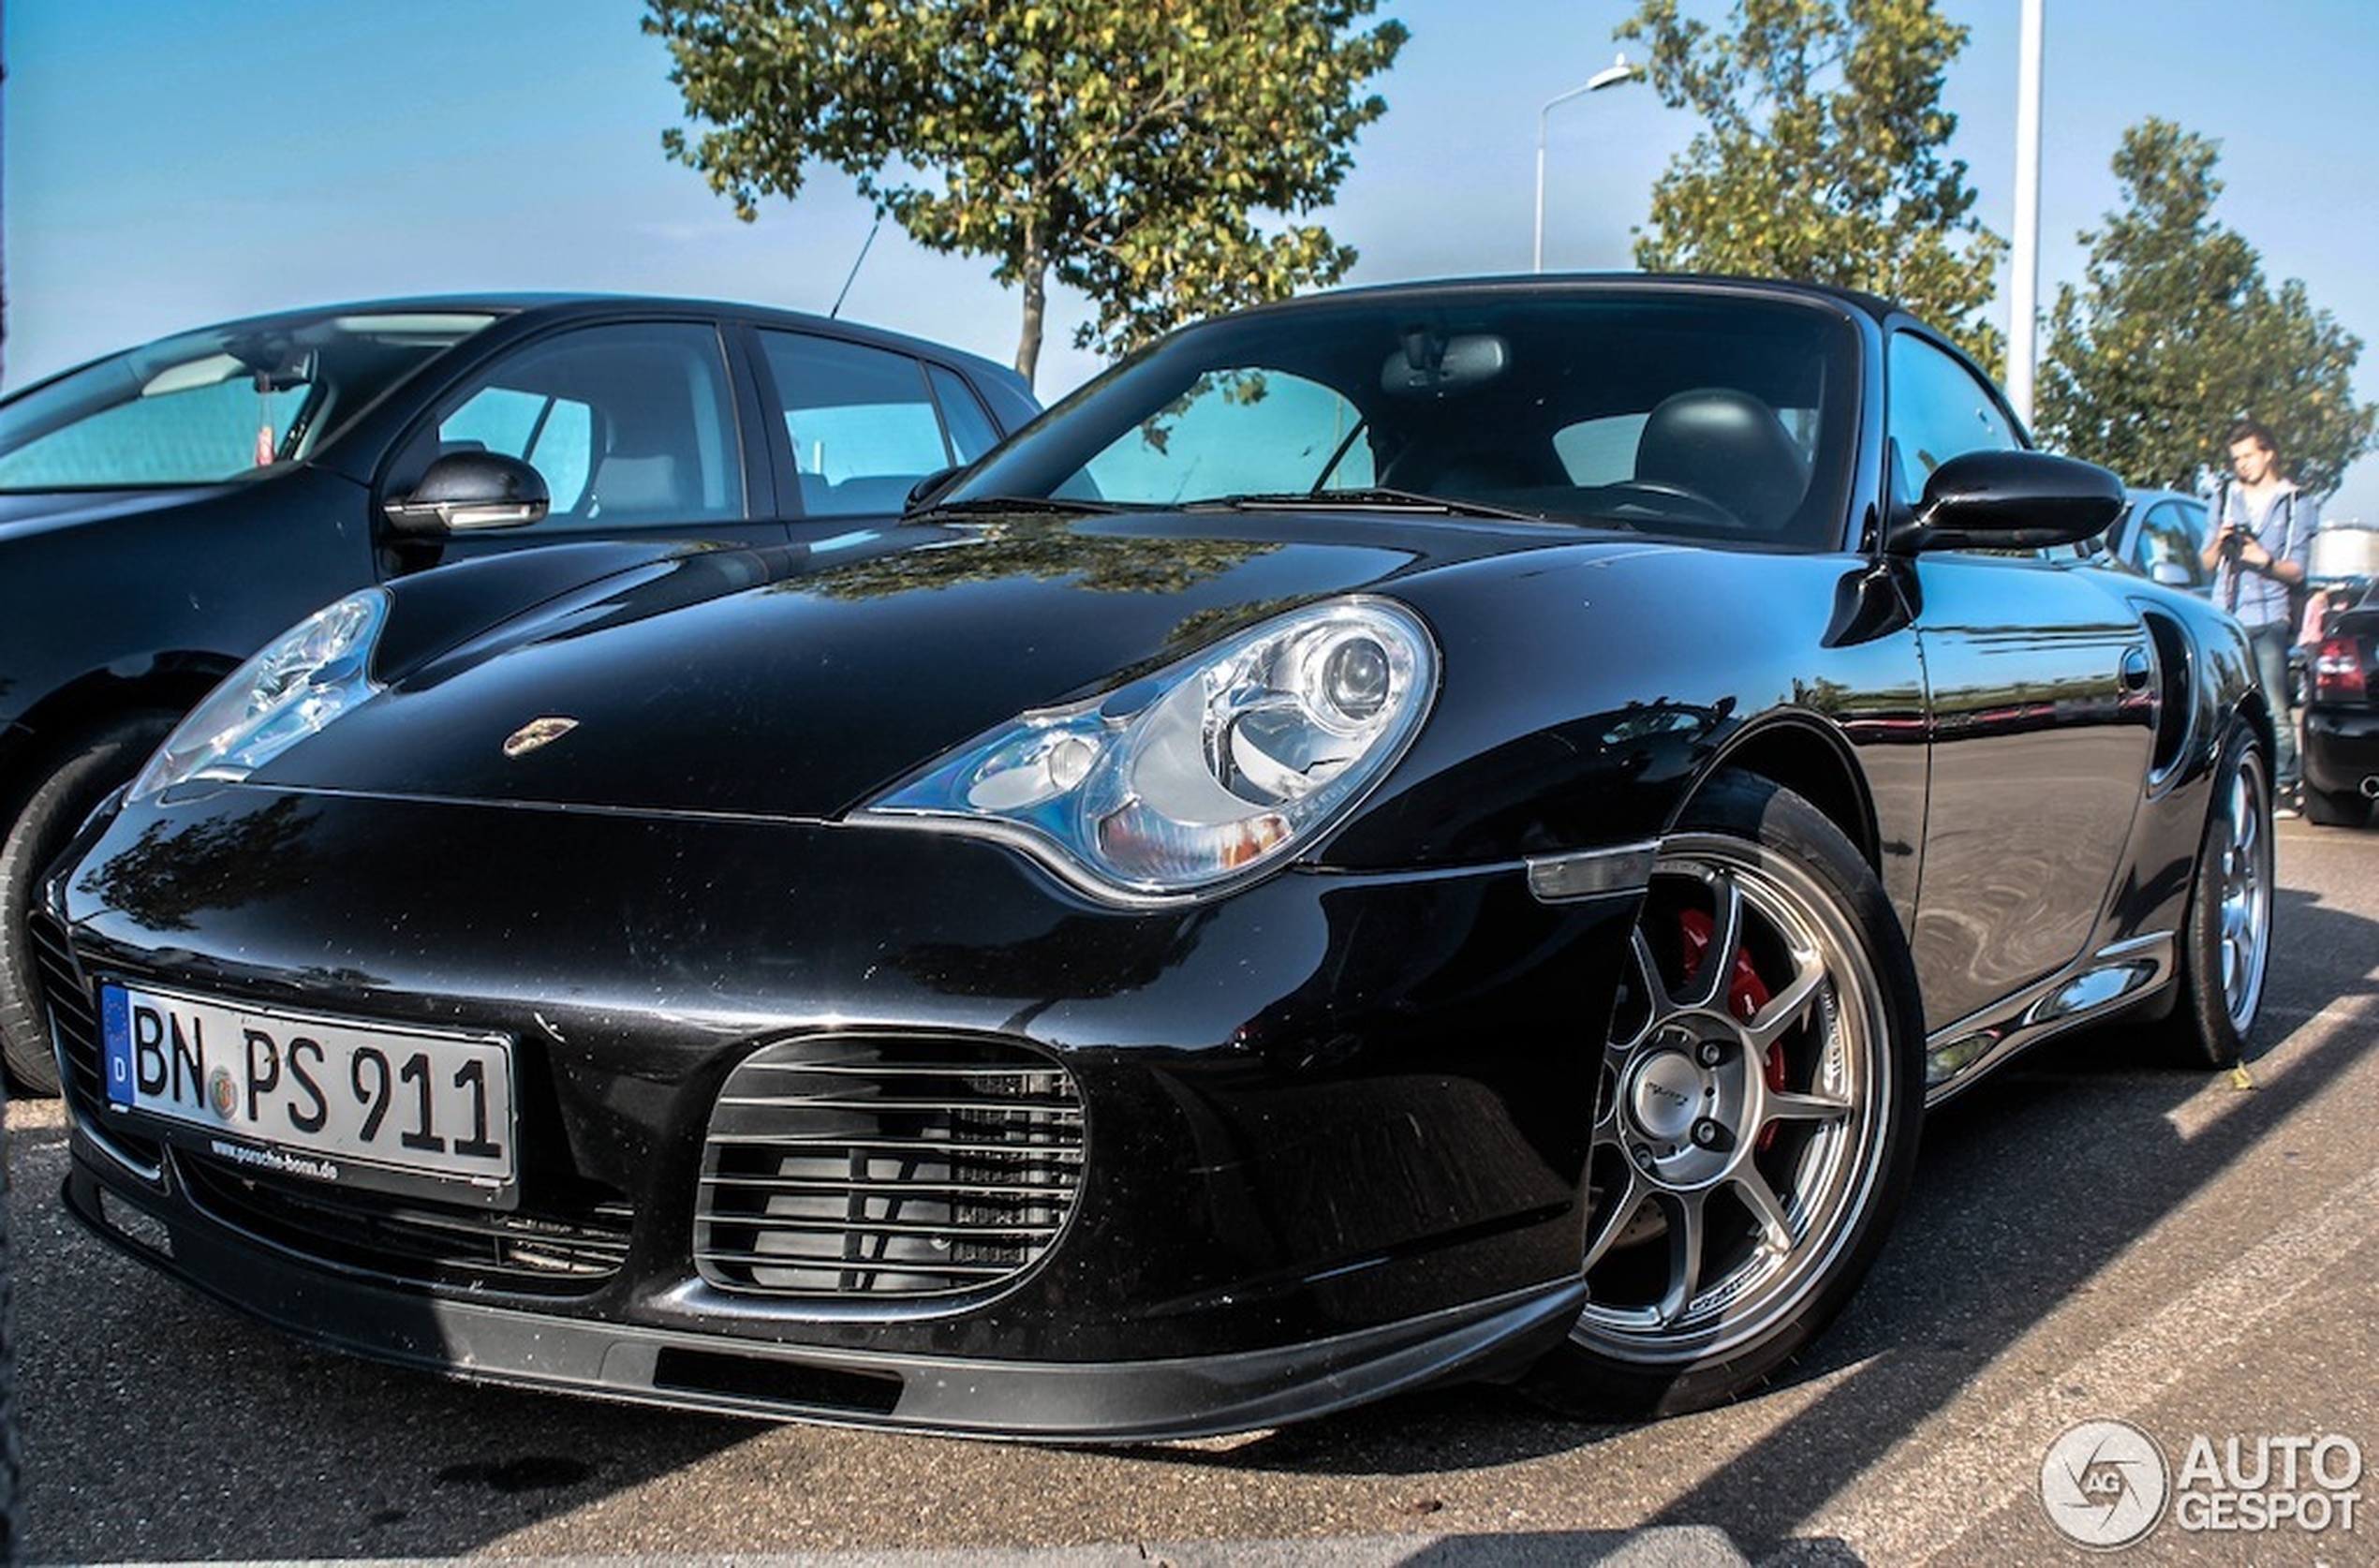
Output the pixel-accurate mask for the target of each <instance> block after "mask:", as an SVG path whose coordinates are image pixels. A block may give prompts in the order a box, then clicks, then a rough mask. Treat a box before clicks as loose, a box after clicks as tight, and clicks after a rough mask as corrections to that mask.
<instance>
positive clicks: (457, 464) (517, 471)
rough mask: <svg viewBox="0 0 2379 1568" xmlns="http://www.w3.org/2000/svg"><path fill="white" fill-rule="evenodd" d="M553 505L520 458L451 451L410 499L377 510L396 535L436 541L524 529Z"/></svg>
mask: <svg viewBox="0 0 2379 1568" xmlns="http://www.w3.org/2000/svg"><path fill="white" fill-rule="evenodd" d="M552 505H553V501H552V497H551V496H549V495H548V493H547V491H546V488H545V476H544V475H542V474H540V473H539V472H538V471H537V470H536V469H535V468H532V467H530V466H528V465H527V464H525V463H524V462H522V461H521V460H520V459H519V458H517V457H508V456H506V455H505V454H504V453H502V452H500V451H453V452H449V453H447V454H446V455H445V456H444V457H441V458H439V459H438V460H437V461H436V462H435V463H433V464H431V465H430V466H429V471H428V472H427V473H425V474H423V475H422V476H421V483H419V484H417V485H415V486H414V487H413V494H411V495H410V496H399V497H397V498H396V499H394V500H392V501H389V502H388V503H387V504H385V505H384V506H382V507H381V509H380V510H381V511H382V512H384V513H386V514H387V517H388V520H389V525H390V526H391V527H392V528H393V529H395V530H396V532H398V533H400V534H408V535H415V536H431V537H436V536H438V535H443V534H458V533H469V532H472V531H475V530H477V529H480V528H520V527H525V526H527V525H529V524H531V523H535V522H537V521H538V520H539V519H540V518H542V517H543V516H544V515H545V514H546V512H547V511H548V510H551V508H552Z"/></svg>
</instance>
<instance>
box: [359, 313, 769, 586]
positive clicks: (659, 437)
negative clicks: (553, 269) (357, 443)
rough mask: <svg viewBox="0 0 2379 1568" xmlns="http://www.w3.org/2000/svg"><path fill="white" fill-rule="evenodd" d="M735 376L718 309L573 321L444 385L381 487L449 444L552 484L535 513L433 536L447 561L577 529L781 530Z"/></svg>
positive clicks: (397, 483)
mask: <svg viewBox="0 0 2379 1568" xmlns="http://www.w3.org/2000/svg"><path fill="white" fill-rule="evenodd" d="M734 385H735V381H734V374H733V368H732V366H731V363H730V360H729V354H728V347H727V343H726V340H725V338H724V336H723V334H722V333H721V331H720V329H719V327H718V326H717V324H715V323H712V322H707V321H691V320H635V321H606V322H599V323H595V324H590V325H584V326H575V327H570V328H567V329H565V330H562V331H559V332H555V333H549V334H547V335H545V336H542V337H539V338H537V339H534V340H533V341H531V342H529V343H526V344H524V345H523V346H521V347H520V348H516V349H514V350H513V351H511V352H510V353H508V354H506V355H504V356H503V357H502V358H501V359H498V360H496V361H495V362H493V363H491V364H489V365H487V366H485V367H483V368H482V369H481V370H480V372H479V373H478V374H477V375H475V376H473V377H470V378H469V379H468V380H466V381H465V383H464V384H463V385H462V386H460V387H458V388H456V389H454V390H452V391H451V392H448V393H447V394H446V395H445V396H443V397H441V398H440V399H439V400H438V402H437V404H436V406H435V407H433V409H432V411H431V412H430V414H429V416H428V417H427V418H425V419H424V420H423V421H422V422H421V423H420V424H418V425H417V426H416V427H415V428H414V430H413V431H412V433H411V434H410V435H409V436H406V438H405V440H404V442H403V443H402V445H401V446H400V447H399V449H398V451H397V455H396V456H395V458H394V459H393V460H392V462H391V463H390V464H389V465H388V466H387V467H386V469H385V470H384V477H383V479H382V481H381V486H380V489H381V493H382V495H383V496H401V495H404V494H406V493H408V492H409V491H410V490H411V489H412V487H413V486H414V484H416V483H417V482H418V481H420V479H421V474H422V473H423V472H424V471H426V470H427V469H428V467H429V466H430V464H431V463H432V462H434V461H436V459H437V458H438V457H441V456H444V455H446V454H448V453H450V452H455V451H495V452H501V453H503V454H504V455H506V456H510V457H517V458H519V459H521V460H522V461H524V462H525V463H527V464H528V465H529V466H532V467H534V468H535V469H537V471H538V473H539V476H541V477H542V478H543V479H544V481H545V486H546V490H547V492H548V495H549V496H550V498H551V507H550V510H548V512H547V514H546V515H545V517H544V518H543V519H542V520H541V521H539V522H537V523H534V524H531V525H526V526H523V527H513V528H496V529H488V530H484V531H475V532H467V533H457V534H454V535H452V536H451V538H448V539H446V540H442V541H441V548H440V550H439V551H438V553H437V558H438V559H439V560H440V561H441V562H443V561H453V560H460V559H465V558H468V557H470V556H472V555H485V554H488V553H491V552H495V551H503V550H517V549H522V548H526V547H530V546H537V545H545V544H553V543H557V542H560V541H562V540H568V539H570V538H582V537H583V538H602V539H611V538H623V537H648V536H649V537H676V538H689V539H703V540H724V541H728V542H735V543H778V542H782V541H783V540H784V539H785V537H786V534H785V525H784V523H783V521H782V519H780V518H778V517H777V516H776V514H775V513H776V508H775V507H774V505H773V504H772V503H773V495H772V494H771V493H770V492H771V490H772V488H773V487H772V485H771V481H770V480H769V477H768V474H767V471H766V469H765V467H764V466H757V467H756V466H755V464H754V462H753V457H754V456H755V454H753V453H751V452H750V451H748V450H747V449H748V448H749V447H750V445H751V443H750V442H749V440H748V439H747V437H746V432H745V428H744V426H743V423H742V422H741V421H740V420H739V418H738V412H737V406H736V400H735V397H734V393H733V391H732V389H733V387H734Z"/></svg>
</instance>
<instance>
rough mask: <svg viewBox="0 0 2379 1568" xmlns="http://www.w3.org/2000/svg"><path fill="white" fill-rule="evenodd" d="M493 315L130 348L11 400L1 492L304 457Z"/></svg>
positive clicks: (3, 434) (447, 315) (277, 330)
mask: <svg viewBox="0 0 2379 1568" xmlns="http://www.w3.org/2000/svg"><path fill="white" fill-rule="evenodd" d="M494 319H495V318H494V317H493V316H490V315H484V314H480V313H476V312H474V313H463V312H441V313H418V312H417V313H407V314H383V315H352V316H324V317H314V318H294V317H281V318H273V319H270V320H259V321H250V322H242V323H237V324H234V325H232V326H229V327H217V328H210V329H208V330H206V331H203V332H197V333H184V334H183V335H181V336H178V337H171V338H167V339H164V340H162V341H160V342H157V343H152V344H149V345H147V346H145V347H143V348H134V349H130V350H127V351H126V352H125V353H122V354H118V355H115V356H113V357H111V358H110V359H105V360H101V361H99V362H97V363H96V364H92V365H86V366H85V367H83V368H82V369H81V370H78V371H74V372H72V373H70V374H68V375H66V376H64V377H60V378H59V379H57V380H54V381H51V382H47V383H45V384H43V385H41V386H38V387H35V388H33V389H31V390H30V391H28V392H25V393H24V395H22V397H18V398H14V399H12V400H10V401H9V402H8V403H7V404H6V405H0V491H26V490H122V489H140V488H146V487H154V486H166V485H182V484H219V483H223V482H225V481H230V480H235V479H240V478H244V477H246V476H248V475H251V474H254V473H255V472H256V471H258V470H259V468H263V467H267V466H271V465H273V464H275V463H286V462H290V461H293V460H295V459H298V458H302V457H303V456H305V455H306V454H307V453H308V452H310V451H313V450H314V448H315V447H317V446H318V445H319V444H320V443H321V442H323V441H324V440H327V439H328V438H329V437H330V436H332V435H334V434H336V432H337V430H338V428H339V426H340V425H342V424H343V423H345V422H346V421H347V420H348V419H349V418H351V417H352V416H353V415H355V414H356V413H358V412H360V411H362V409H363V408H365V407H369V406H370V404H371V403H372V401H373V400H374V399H375V398H377V396H379V394H380V393H381V392H384V391H386V390H387V389H388V388H390V387H392V386H393V385H395V384H396V383H397V382H398V381H399V380H402V379H403V378H404V377H406V375H408V374H410V373H411V372H412V371H413V370H414V369H415V368H416V367H417V366H419V365H420V364H421V363H422V362H424V361H426V360H428V359H429V358H431V357H432V356H433V355H436V354H437V353H440V352H442V351H444V350H445V349H447V348H451V347H452V346H453V345H454V344H456V343H459V342H461V341H462V340H463V339H464V338H466V337H468V336H470V335H471V334H472V333H476V332H478V331H479V330H480V328H482V327H484V326H486V325H487V324H488V323H489V322H490V321H493V320H494Z"/></svg>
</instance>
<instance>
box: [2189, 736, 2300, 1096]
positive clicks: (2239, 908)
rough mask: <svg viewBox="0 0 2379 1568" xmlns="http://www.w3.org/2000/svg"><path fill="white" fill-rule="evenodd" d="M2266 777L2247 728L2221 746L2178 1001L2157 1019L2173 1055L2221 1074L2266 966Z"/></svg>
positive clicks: (2258, 746) (2258, 1002) (2241, 1042)
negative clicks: (2217, 1070) (2166, 1014)
mask: <svg viewBox="0 0 2379 1568" xmlns="http://www.w3.org/2000/svg"><path fill="white" fill-rule="evenodd" d="M2271 855H2272V822H2271V775H2270V774H2269V773H2268V771H2267V770H2266V767H2265V763H2264V749H2263V743H2262V742H2261V741H2259V740H2257V739H2256V738H2255V735H2254V732H2253V731H2251V730H2249V729H2246V728H2245V727H2243V726H2242V727H2240V728H2239V729H2238V730H2236V731H2234V732H2232V733H2231V736H2230V738H2229V740H2228V741H2226V742H2224V746H2223V752H2222V762H2220V764H2219V765H2218V766H2217V767H2216V769H2215V771H2214V787H2213V799H2212V805H2211V806H2210V807H2209V810H2208V811H2207V813H2206V829H2205V833H2204V835H2203V836H2202V837H2201V839H2200V840H2199V845H2198V850H2197V871H2196V877H2195V880H2194V882H2193V884H2192V886H2191V887H2190V890H2189V913H2188V916H2187V918H2186V919H2185V920H2184V921H2183V922H2182V924H2181V931H2180V978H2179V980H2178V981H2177V982H2176V984H2177V987H2178V990H2179V996H2178V998H2177V1000H2176V1002H2175V1005H2174V1007H2173V1010H2172V1012H2171V1013H2170V1014H2169V1015H2168V1016H2167V1017H2166V1018H2165V1020H2164V1026H2163V1027H2164V1029H2165V1038H2166V1040H2167V1042H2168V1043H2169V1046H2170V1049H2171V1050H2172V1052H2173V1054H2174V1055H2175V1056H2177V1057H2179V1058H2180V1059H2181V1060H2182V1061H2184V1062H2186V1063H2188V1064H2189V1065H2191V1066H2193V1067H2228V1066H2230V1065H2231V1064H2232V1063H2234V1062H2236V1061H2237V1060H2238V1059H2239V1053H2240V1052H2241V1051H2243V1050H2245V1049H2246V1045H2247V1033H2248V1031H2249V1030H2250V1029H2252V1028H2254V1025H2255V1014H2256V1013H2257V1012H2258V1011H2260V1010H2261V1008H2262V1006H2263V996H2264V973H2265V971H2266V969H2268V968H2269V966H2270V963H2271V895H2272V886H2273V873H2272V860H2271Z"/></svg>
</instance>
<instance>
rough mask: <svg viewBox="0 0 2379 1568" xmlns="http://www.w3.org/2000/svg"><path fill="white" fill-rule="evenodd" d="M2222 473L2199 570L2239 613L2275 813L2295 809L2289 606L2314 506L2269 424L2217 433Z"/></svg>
mask: <svg viewBox="0 0 2379 1568" xmlns="http://www.w3.org/2000/svg"><path fill="white" fill-rule="evenodd" d="M2224 444H2225V445H2226V446H2227V447H2228V448H2229V449H2230V474H2229V476H2228V477H2226V478H2224V480H2223V481H2222V483H2221V484H2220V485H2219V486H2218V487H2217V488H2216V490H2215V493H2214V515H2213V528H2212V532H2211V535H2210V537H2209V538H2208V540H2206V548H2205V553H2204V560H2205V564H2206V570H2208V571H2209V572H2211V573H2212V574H2213V588H2214V602H2215V603H2217V604H2219V605H2221V606H2222V607H2223V608H2224V609H2225V610H2227V611H2229V612H2230V613H2231V614H2234V615H2236V616H2238V617H2239V624H2240V625H2241V626H2243V627H2245V628H2246V629H2247V637H2248V640H2249V642H2250V643H2253V647H2254V653H2255V673H2256V677H2257V681H2258V684H2260V685H2261V686H2262V687H2263V692H2264V702H2265V704H2266V705H2267V706H2268V707H2269V708H2270V710H2271V719H2272V729H2273V731H2274V732H2275V733H2276V735H2277V737H2278V741H2279V746H2278V748H2277V749H2278V755H2277V756H2275V757H2273V759H2272V774H2273V778H2272V788H2273V791H2274V798H2275V801H2276V804H2277V809H2278V811H2279V814H2280V815H2281V816H2283V817H2294V816H2296V815H2297V814H2298V811H2299V810H2300V809H2301V806H2300V804H2299V800H2300V783H2301V781H2300V778H2299V776H2298V762H2297V723H2296V717H2295V713H2294V710H2293V708H2292V707H2291V705H2290V703H2289V701H2288V647H2289V644H2290V643H2294V642H2295V641H2296V640H2297V604H2298V596H2299V595H2301V594H2302V593H2303V591H2304V586H2305V574H2306V568H2307V566H2308V565H2309V563H2310V562H2311V560H2312V558H2313V531H2314V530H2315V529H2317V528H2319V527H2320V526H2321V507H2320V503H2318V502H2316V501H2315V500H2314V499H2313V497H2312V496H2308V495H2306V494H2305V493H2304V492H2303V491H2301V490H2299V489H2298V488H2297V486H2296V484H2295V483H2294V482H2293V481H2290V480H2288V479H2286V478H2284V477H2283V475H2282V473H2281V470H2280V443H2279V442H2278V441H2277V440H2275V439H2273V437H2272V434H2271V432H2270V430H2269V429H2268V428H2266V427H2265V426H2264V425H2262V424H2259V423H2257V422H2255V421H2253V420H2240V421H2239V422H2238V423H2237V424H2234V425H2232V426H2231V427H2230V433H2229V435H2228V436H2225V437H2224Z"/></svg>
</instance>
